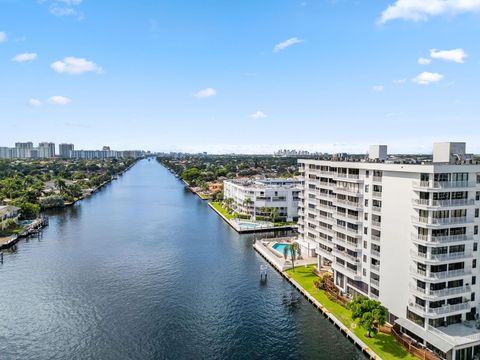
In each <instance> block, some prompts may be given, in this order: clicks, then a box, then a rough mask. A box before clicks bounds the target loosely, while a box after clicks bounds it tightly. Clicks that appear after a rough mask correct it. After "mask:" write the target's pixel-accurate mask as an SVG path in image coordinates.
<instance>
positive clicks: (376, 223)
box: [372, 220, 382, 228]
mask: <svg viewBox="0 0 480 360" xmlns="http://www.w3.org/2000/svg"><path fill="white" fill-rule="evenodd" d="M372 226H375V227H377V228H379V227H381V226H382V223H381V222H380V221H374V220H372Z"/></svg>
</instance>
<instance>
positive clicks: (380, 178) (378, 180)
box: [372, 176, 382, 182]
mask: <svg viewBox="0 0 480 360" xmlns="http://www.w3.org/2000/svg"><path fill="white" fill-rule="evenodd" d="M372 180H373V181H374V182H382V177H381V176H374V177H373V178H372Z"/></svg>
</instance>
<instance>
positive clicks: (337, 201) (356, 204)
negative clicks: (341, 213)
mask: <svg viewBox="0 0 480 360" xmlns="http://www.w3.org/2000/svg"><path fill="white" fill-rule="evenodd" d="M336 203H337V204H341V205H346V206H352V207H355V208H361V207H362V205H361V204H360V203H359V202H354V201H349V200H343V199H337V200H336Z"/></svg>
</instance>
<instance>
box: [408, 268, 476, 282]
mask: <svg viewBox="0 0 480 360" xmlns="http://www.w3.org/2000/svg"><path fill="white" fill-rule="evenodd" d="M410 272H411V273H412V274H414V275H420V276H422V277H425V278H429V279H447V278H453V277H459V276H466V275H470V274H471V273H472V272H471V271H470V270H467V269H458V270H449V271H439V272H430V273H428V274H427V272H426V271H425V270H419V269H417V268H415V267H414V266H411V267H410Z"/></svg>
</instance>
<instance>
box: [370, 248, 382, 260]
mask: <svg viewBox="0 0 480 360" xmlns="http://www.w3.org/2000/svg"><path fill="white" fill-rule="evenodd" d="M370 255H372V256H375V257H378V258H379V257H380V251H377V250H373V249H371V250H370Z"/></svg>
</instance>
